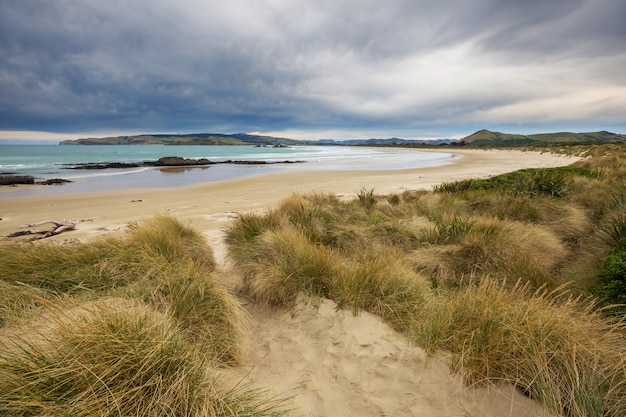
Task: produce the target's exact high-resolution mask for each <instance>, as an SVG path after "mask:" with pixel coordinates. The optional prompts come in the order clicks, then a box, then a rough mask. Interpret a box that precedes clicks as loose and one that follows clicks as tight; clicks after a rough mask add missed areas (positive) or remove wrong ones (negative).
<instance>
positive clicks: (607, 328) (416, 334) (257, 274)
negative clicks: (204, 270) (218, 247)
mask: <svg viewBox="0 0 626 417" xmlns="http://www.w3.org/2000/svg"><path fill="white" fill-rule="evenodd" d="M581 152H582V151H581ZM590 152H591V151H590ZM609 154H610V155H609V156H608V157H609V159H610V160H609V161H605V160H603V159H604V158H607V154H606V153H601V152H600V153H599V152H598V151H597V150H594V151H593V153H590V154H589V155H593V156H590V157H589V158H588V159H585V160H583V161H582V162H580V163H578V164H575V165H573V166H570V167H562V168H551V169H539V170H522V171H518V172H515V173H511V174H505V175H503V176H498V177H494V178H491V179H487V180H468V181H462V182H459V183H450V184H442V185H441V186H440V187H435V189H434V190H433V191H432V192H428V191H405V192H403V193H402V194H392V195H389V196H381V195H376V194H375V193H374V191H373V190H365V189H362V190H361V191H360V192H359V193H357V198H355V199H354V200H346V201H340V200H339V199H337V197H336V196H333V195H322V194H316V195H311V196H303V195H298V194H295V195H293V196H291V197H289V198H288V199H286V200H284V201H283V202H282V203H281V205H280V206H279V207H278V208H276V209H274V210H272V211H270V212H266V213H263V214H259V215H249V214H248V215H242V216H241V217H240V218H239V219H238V220H236V221H234V222H233V223H232V224H231V225H230V227H229V228H228V230H227V232H226V234H227V243H228V246H229V255H230V257H231V259H232V260H233V263H234V264H235V266H236V267H237V268H238V269H239V270H240V271H241V272H242V274H243V276H244V277H245V282H246V284H245V287H246V288H245V290H246V291H248V293H249V294H250V295H251V296H252V297H253V298H255V299H257V300H259V301H266V302H271V303H275V304H283V305H287V306H288V305H289V304H290V302H291V301H292V300H293V299H294V298H295V297H296V295H297V293H298V292H299V291H304V292H307V293H309V294H314V295H318V296H322V297H328V298H331V299H333V300H335V301H336V302H337V303H338V306H339V307H340V308H349V309H352V310H353V311H355V312H358V311H361V310H364V311H369V312H372V313H374V314H378V315H379V316H381V317H382V318H383V319H384V320H385V321H387V322H388V323H390V324H391V325H392V326H393V327H394V328H396V329H397V330H399V331H402V332H404V333H405V334H406V335H407V337H409V338H410V339H411V340H413V341H415V342H416V343H418V344H420V345H422V346H424V347H425V348H427V349H429V350H430V351H434V350H447V351H449V352H451V353H452V357H453V365H454V368H455V369H456V370H457V371H458V372H460V373H462V374H463V375H464V377H465V378H466V380H467V381H468V383H472V384H482V383H498V382H509V383H512V384H514V385H515V386H516V387H518V388H519V389H520V390H522V391H523V392H524V393H526V394H527V395H529V396H530V397H531V398H533V399H535V400H537V401H540V402H541V403H543V404H544V405H545V406H547V407H548V408H550V409H551V410H552V411H553V412H555V413H558V414H559V415H563V416H568V417H570V416H572V417H574V416H575V417H578V416H622V415H626V401H625V400H624V399H625V398H626V371H625V369H626V362H625V361H626V359H625V358H626V328H625V326H624V323H623V320H622V321H620V320H621V318H620V317H621V316H611V315H608V314H607V311H608V310H603V309H601V308H600V307H599V303H600V302H601V300H599V299H597V298H593V296H592V294H591V290H592V289H594V288H597V286H598V285H600V286H601V285H602V282H600V283H599V284H598V282H599V281H598V279H599V277H602V276H605V275H607V273H603V272H602V269H603V268H612V269H611V271H613V275H614V273H615V271H620V269H619V267H616V266H615V263H613V264H611V265H610V266H606V265H605V266H603V263H604V261H605V259H607V257H608V256H609V255H610V254H611V253H612V251H614V250H615V248H616V247H617V246H618V245H619V242H621V239H622V238H623V236H624V230H626V228H624V227H623V224H624V222H623V221H622V220H623V219H622V217H621V213H622V212H623V204H622V202H623V201H624V200H626V199H624V198H623V195H626V193H624V192H623V191H622V190H623V185H621V184H623V179H624V174H625V172H626V170H624V169H623V162H622V163H620V162H619V161H620V160H621V161H623V160H624V159H626V151H624V149H623V148H620V147H617V148H616V147H613V146H611V150H610V151H609ZM616 154H618V155H619V157H615V155H616ZM607 196H609V197H611V196H612V197H611V198H606V197H607ZM251 225H253V227H251ZM250 230H253V233H248V232H249V231H250ZM620 259H621V258H620ZM620 265H621V264H620ZM603 274H604V275H603ZM613 275H612V276H613ZM565 283H567V285H566V286H564V284H565ZM619 285H621V284H619ZM619 285H617V284H616V288H621V287H619ZM596 293H597V292H596Z"/></svg>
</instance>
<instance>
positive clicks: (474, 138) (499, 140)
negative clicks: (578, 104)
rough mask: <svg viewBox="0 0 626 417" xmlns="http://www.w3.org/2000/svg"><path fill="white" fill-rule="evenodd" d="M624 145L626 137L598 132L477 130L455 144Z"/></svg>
mask: <svg viewBox="0 0 626 417" xmlns="http://www.w3.org/2000/svg"><path fill="white" fill-rule="evenodd" d="M542 142H547V143H594V142H595V143H610V142H613V143H624V142H626V135H620V134H616V133H611V132H606V131H600V132H586V133H572V132H557V133H540V134H535V135H517V134H510V133H501V132H492V131H490V130H486V129H483V130H479V131H478V132H476V133H474V134H472V135H469V136H466V137H464V138H463V139H461V140H460V141H458V142H457V143H456V144H457V145H461V146H497V145H509V146H510V145H528V144H533V143H542Z"/></svg>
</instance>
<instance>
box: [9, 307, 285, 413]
mask: <svg viewBox="0 0 626 417" xmlns="http://www.w3.org/2000/svg"><path fill="white" fill-rule="evenodd" d="M48 307H49V309H48V310H46V311H44V312H43V314H42V316H41V318H40V323H39V326H38V327H37V328H38V329H40V330H39V331H38V332H37V331H36V329H37V328H35V329H22V330H23V332H22V333H20V332H18V333H17V334H13V335H12V337H10V338H9V337H6V338H2V339H0V415H2V416H52V415H55V416H70V415H71V416H142V417H151V416H155V417H156V416H274V415H283V414H284V413H283V412H282V411H280V405H281V404H280V401H277V400H274V399H267V398H264V397H263V396H262V395H261V394H259V393H258V392H254V391H246V390H244V389H241V388H239V389H237V388H233V387H234V385H233V384H231V385H230V386H229V384H227V383H225V381H224V380H223V379H222V377H221V376H220V373H219V371H218V370H217V368H216V366H215V364H214V363H213V362H211V357H210V356H207V355H206V353H204V350H203V349H201V347H200V346H199V345H195V344H192V343H191V342H190V341H189V340H188V339H187V338H185V337H182V334H181V332H179V329H178V325H177V323H176V322H175V321H174V320H172V318H171V316H169V315H167V314H164V313H161V312H158V311H156V310H154V309H152V308H150V307H148V306H146V305H144V304H141V303H139V302H137V301H134V302H132V301H128V300H106V301H99V302H95V303H89V304H85V305H82V306H79V307H74V308H72V309H69V310H68V308H67V306H65V307H64V306H55V305H51V304H49V305H48Z"/></svg>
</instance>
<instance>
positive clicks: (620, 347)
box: [416, 280, 626, 416]
mask: <svg viewBox="0 0 626 417" xmlns="http://www.w3.org/2000/svg"><path fill="white" fill-rule="evenodd" d="M427 314H428V316H427V317H426V318H425V319H424V320H423V321H422V322H421V326H420V328H419V330H418V331H417V332H416V339H417V341H418V343H419V344H420V345H421V346H424V347H426V348H427V349H430V350H434V349H445V350H447V351H450V352H452V353H453V354H454V362H453V363H454V366H455V368H456V369H457V370H458V371H459V372H461V373H462V374H463V375H464V376H465V378H466V379H467V380H468V381H469V382H470V383H485V382H488V381H507V382H511V383H513V384H515V385H516V386H517V387H518V388H520V389H522V390H523V391H524V392H526V393H527V394H528V395H529V396H530V397H531V398H534V399H536V400H538V401H540V402H542V403H543V404H544V405H546V406H548V407H549V408H550V409H552V410H553V411H555V412H558V413H562V414H563V415H566V416H621V415H624V413H625V412H626V375H625V373H624V369H625V368H624V366H626V362H625V360H626V344H625V342H626V340H625V338H624V325H623V323H611V322H610V321H608V320H607V319H606V318H604V317H603V316H602V315H601V313H600V311H599V310H598V309H597V308H596V307H595V304H594V302H592V301H590V300H584V299H581V298H573V297H571V296H570V295H569V294H568V293H567V292H565V291H563V290H562V289H557V290H555V291H553V292H548V291H547V290H545V289H540V290H537V291H534V292H533V291H531V290H530V287H529V286H528V284H519V283H518V284H517V285H516V286H514V287H513V288H510V287H509V286H507V285H506V284H504V283H499V282H496V281H494V280H483V281H482V282H481V283H480V284H479V285H478V286H471V287H467V288H465V289H463V290H458V291H454V292H452V293H450V294H448V295H447V296H445V297H441V298H440V299H439V301H438V302H433V303H432V304H431V308H430V309H429V310H428V312H427Z"/></svg>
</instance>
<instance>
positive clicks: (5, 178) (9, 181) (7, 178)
mask: <svg viewBox="0 0 626 417" xmlns="http://www.w3.org/2000/svg"><path fill="white" fill-rule="evenodd" d="M34 183H35V177H33V176H31V175H0V185H18V184H34Z"/></svg>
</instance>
